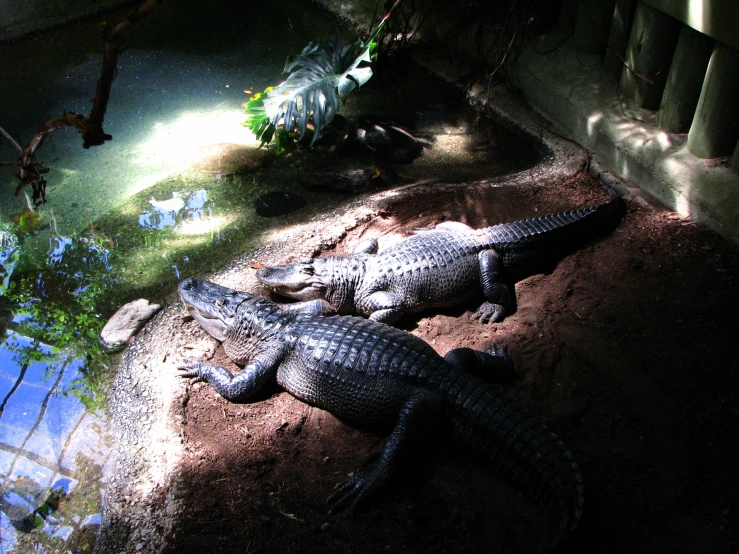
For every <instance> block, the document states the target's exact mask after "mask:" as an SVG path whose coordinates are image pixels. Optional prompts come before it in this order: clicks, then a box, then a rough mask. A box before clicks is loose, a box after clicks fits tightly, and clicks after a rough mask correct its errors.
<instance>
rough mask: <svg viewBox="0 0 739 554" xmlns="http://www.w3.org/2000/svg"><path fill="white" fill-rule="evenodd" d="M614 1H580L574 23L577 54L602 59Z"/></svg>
mask: <svg viewBox="0 0 739 554" xmlns="http://www.w3.org/2000/svg"><path fill="white" fill-rule="evenodd" d="M614 3H615V0H580V2H579V4H578V6H577V20H576V21H575V38H574V45H575V48H576V49H577V50H578V51H579V52H584V53H586V54H595V55H596V56H597V57H598V58H599V59H601V58H602V57H603V54H604V53H605V51H606V45H607V42H608V31H609V30H610V28H611V19H612V18H613V5H614Z"/></svg>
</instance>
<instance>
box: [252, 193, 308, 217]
mask: <svg viewBox="0 0 739 554" xmlns="http://www.w3.org/2000/svg"><path fill="white" fill-rule="evenodd" d="M303 206H305V200H303V198H302V197H300V196H298V195H297V194H293V193H291V192H285V191H281V190H280V191H275V192H270V193H268V194H262V195H259V196H257V199H256V200H254V209H255V210H256V212H257V214H258V215H261V216H262V217H275V216H278V215H285V214H289V213H290V212H294V211H295V210H298V209H300V208H302V207H303Z"/></svg>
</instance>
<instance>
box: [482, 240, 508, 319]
mask: <svg viewBox="0 0 739 554" xmlns="http://www.w3.org/2000/svg"><path fill="white" fill-rule="evenodd" d="M478 259H479V261H480V283H481V284H482V291H483V293H485V298H486V299H487V302H485V303H484V304H483V305H482V306H480V307H479V308H478V309H477V311H476V312H475V313H474V314H472V319H478V320H480V323H492V322H494V321H501V320H502V319H503V318H504V317H505V316H506V315H508V313H509V312H510V310H511V308H512V307H513V294H512V293H511V290H510V289H509V288H508V287H507V286H506V285H505V284H504V283H502V282H501V273H502V271H501V268H502V265H503V264H502V261H501V259H500V255H499V254H498V253H497V252H496V251H495V250H485V251H483V252H480V255H479V256H478Z"/></svg>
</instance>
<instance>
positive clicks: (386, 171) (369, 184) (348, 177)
mask: <svg viewBox="0 0 739 554" xmlns="http://www.w3.org/2000/svg"><path fill="white" fill-rule="evenodd" d="M395 179H396V175H395V172H394V171H393V170H392V169H390V168H379V167H374V168H367V169H365V168H359V169H346V168H341V167H331V166H329V167H316V168H312V169H305V170H302V171H300V172H298V181H300V184H301V185H303V186H304V187H305V188H307V189H308V190H315V191H319V192H343V193H349V194H359V193H361V192H367V191H370V190H381V189H385V188H388V187H390V186H392V185H393V183H395Z"/></svg>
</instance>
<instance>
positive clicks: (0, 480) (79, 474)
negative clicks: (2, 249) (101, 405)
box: [0, 331, 112, 552]
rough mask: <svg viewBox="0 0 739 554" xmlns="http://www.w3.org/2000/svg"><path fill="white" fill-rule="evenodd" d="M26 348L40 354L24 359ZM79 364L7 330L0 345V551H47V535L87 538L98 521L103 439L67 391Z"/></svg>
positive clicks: (95, 418)
mask: <svg viewBox="0 0 739 554" xmlns="http://www.w3.org/2000/svg"><path fill="white" fill-rule="evenodd" d="M29 351H34V352H36V356H37V357H39V358H44V359H43V360H37V361H24V360H26V359H27V357H28V352H29ZM22 353H24V354H22ZM83 369H84V363H83V362H82V361H81V360H79V359H76V358H75V357H73V356H72V355H71V354H69V353H65V352H59V353H55V352H54V351H53V350H52V349H51V348H49V347H48V346H46V345H42V344H38V343H36V342H34V341H33V340H32V339H30V338H27V337H24V336H22V335H19V334H18V333H15V332H13V331H7V334H6V337H5V341H4V344H3V347H2V348H0V552H26V551H34V552H47V551H49V550H47V547H46V546H43V545H49V544H50V543H49V541H50V540H51V539H56V541H54V542H56V543H57V544H58V541H62V542H66V541H68V540H70V539H71V538H72V537H73V536H82V534H83V533H85V534H87V535H88V536H89V528H90V526H99V524H100V516H99V512H98V510H99V506H100V503H101V501H102V498H101V495H100V490H101V488H102V487H104V485H105V480H106V479H107V477H108V475H109V474H110V470H111V466H112V460H111V458H110V457H111V454H110V449H109V447H108V444H109V441H110V437H109V436H108V432H107V424H106V422H105V419H104V417H103V414H101V413H94V412H91V411H89V410H88V409H86V407H85V406H84V405H83V404H82V402H81V401H80V400H79V398H78V397H77V396H75V395H74V387H75V385H76V384H77V383H78V382H79V380H80V379H81V378H82V377H83ZM91 499H92V502H91ZM90 546H92V545H90Z"/></svg>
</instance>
